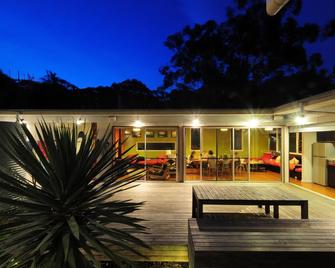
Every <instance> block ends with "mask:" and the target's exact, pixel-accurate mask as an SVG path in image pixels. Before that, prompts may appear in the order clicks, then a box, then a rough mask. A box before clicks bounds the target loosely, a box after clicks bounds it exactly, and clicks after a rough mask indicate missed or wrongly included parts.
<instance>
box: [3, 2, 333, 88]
mask: <svg viewBox="0 0 335 268" xmlns="http://www.w3.org/2000/svg"><path fill="white" fill-rule="evenodd" d="M265 1H266V0H264V9H265ZM291 1H294V0H291ZM230 3H231V0H119V1H115V0H94V1H93V0H80V1H79V0H77V1H74V0H29V1H27V0H16V1H13V0H0V4H1V5H0V36H1V37H0V38H1V39H0V69H1V70H2V71H3V72H5V73H7V74H9V75H10V76H12V77H15V78H16V77H17V76H18V72H20V76H21V78H22V77H23V75H25V74H27V73H29V74H31V75H32V76H33V77H35V79H37V80H38V79H40V78H41V77H42V76H43V75H44V74H45V71H46V70H52V71H54V72H56V73H57V74H58V75H59V76H60V77H61V78H64V79H66V80H68V81H69V82H71V83H73V84H75V85H77V86H79V87H87V86H97V85H110V84H111V83H112V82H121V81H123V80H125V79H128V78H136V79H139V80H141V81H142V82H144V83H145V84H146V85H147V86H148V87H149V88H151V89H155V88H156V87H157V86H159V85H161V83H162V76H161V75H160V74H159V71H158V70H159V67H161V66H163V65H165V64H166V63H168V61H169V59H170V56H171V52H170V51H169V50H168V49H167V48H166V47H165V46H164V45H163V42H164V41H165V39H166V37H167V36H168V35H170V34H173V33H175V32H177V31H179V30H181V29H182V28H183V27H184V26H185V25H193V24H194V23H204V22H206V21H207V20H209V19H215V20H217V21H218V22H221V21H223V20H224V19H225V8H226V6H227V5H229V4H230ZM303 4H304V6H303V10H302V13H301V17H300V21H301V22H317V23H321V24H322V25H323V24H324V23H325V22H327V21H328V20H329V19H331V18H334V17H335V1H334V0H318V1H316V0H303ZM308 50H309V51H320V52H322V53H323V55H324V56H325V58H324V60H325V64H326V66H327V67H328V68H330V67H332V66H334V65H335V40H334V38H333V40H331V41H328V42H324V43H322V44H318V45H313V46H308Z"/></svg>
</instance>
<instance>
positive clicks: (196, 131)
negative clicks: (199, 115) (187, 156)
mask: <svg viewBox="0 0 335 268" xmlns="http://www.w3.org/2000/svg"><path fill="white" fill-rule="evenodd" d="M191 150H192V151H194V150H200V128H191Z"/></svg>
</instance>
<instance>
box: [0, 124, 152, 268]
mask: <svg viewBox="0 0 335 268" xmlns="http://www.w3.org/2000/svg"><path fill="white" fill-rule="evenodd" d="M35 131H36V135H35V137H34V136H33V135H32V133H31V132H30V131H29V129H28V128H27V126H26V125H25V124H16V126H15V127H14V129H13V130H10V129H5V130H3V131H2V133H1V143H0V149H1V150H2V152H3V153H4V154H6V155H7V156H8V157H9V158H10V159H11V161H12V163H15V164H16V165H15V166H13V165H10V166H8V165H1V166H0V189H1V190H2V195H1V196H0V205H1V204H2V206H1V207H0V208H1V215H2V217H1V220H0V260H1V265H0V266H1V267H14V266H15V267H27V266H28V267H29V266H30V267H55V268H58V267H72V268H74V267H99V266H100V263H99V261H98V260H97V255H100V256H101V255H102V256H104V258H105V259H108V260H112V261H113V262H114V263H116V265H118V266H121V265H122V264H124V263H130V262H128V260H127V259H126V258H125V257H124V256H123V254H122V252H124V251H131V252H135V253H136V254H140V253H139V251H138V249H139V247H146V245H145V243H143V242H142V241H141V240H140V239H138V238H136V236H134V233H136V232H144V231H145V228H144V227H143V226H142V225H141V224H140V222H141V219H138V218H135V217H132V216H131V215H130V213H132V212H133V211H135V210H138V209H140V207H141V205H142V203H137V202H132V201H130V200H117V199H116V196H115V194H117V193H118V192H120V191H124V190H126V189H129V188H131V187H134V184H133V183H134V182H135V181H136V180H137V179H139V178H140V177H142V176H143V174H142V171H140V170H138V169H136V168H133V166H132V163H133V161H134V160H135V158H136V156H132V157H125V155H124V154H125V153H127V152H125V153H124V154H123V155H119V156H118V157H116V156H117V148H116V144H112V145H109V143H108V142H109V140H110V137H111V135H112V131H111V130H110V129H109V130H107V131H106V133H105V134H104V135H103V137H102V138H101V139H100V140H99V141H97V142H96V141H95V132H94V130H92V129H90V130H88V131H86V133H85V135H82V137H81V142H80V143H77V137H78V130H77V127H76V125H75V124H73V125H72V126H68V125H65V124H61V125H60V126H56V125H55V124H47V123H46V122H44V121H42V122H40V123H38V124H37V125H36V126H35ZM38 140H39V142H38ZM4 215H5V216H4ZM123 227H127V228H123Z"/></svg>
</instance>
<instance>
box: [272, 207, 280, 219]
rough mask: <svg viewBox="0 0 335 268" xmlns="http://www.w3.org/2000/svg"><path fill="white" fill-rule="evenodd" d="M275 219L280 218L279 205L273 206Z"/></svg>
mask: <svg viewBox="0 0 335 268" xmlns="http://www.w3.org/2000/svg"><path fill="white" fill-rule="evenodd" d="M273 217H274V218H275V219H278V218H279V206H278V205H273Z"/></svg>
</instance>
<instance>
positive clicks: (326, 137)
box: [316, 131, 335, 142]
mask: <svg viewBox="0 0 335 268" xmlns="http://www.w3.org/2000/svg"><path fill="white" fill-rule="evenodd" d="M316 136H317V141H318V142H335V131H323V132H317V133H316Z"/></svg>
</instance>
